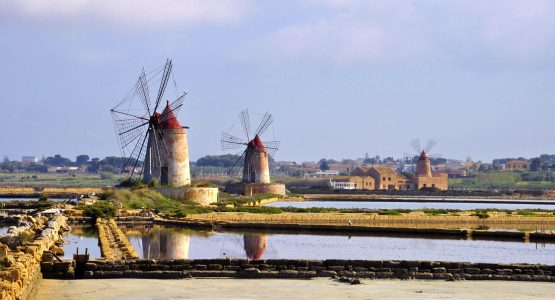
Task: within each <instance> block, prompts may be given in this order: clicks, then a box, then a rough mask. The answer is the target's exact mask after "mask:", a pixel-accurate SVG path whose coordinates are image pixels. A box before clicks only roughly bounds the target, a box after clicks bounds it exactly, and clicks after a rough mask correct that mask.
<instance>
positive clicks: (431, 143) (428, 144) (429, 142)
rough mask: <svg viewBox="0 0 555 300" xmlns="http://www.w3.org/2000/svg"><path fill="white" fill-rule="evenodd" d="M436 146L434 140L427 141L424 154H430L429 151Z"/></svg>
mask: <svg viewBox="0 0 555 300" xmlns="http://www.w3.org/2000/svg"><path fill="white" fill-rule="evenodd" d="M436 144H437V143H436V142H435V141H434V140H432V139H429V140H428V142H427V143H426V147H424V151H426V153H430V151H431V150H432V149H433V148H434V147H435V145H436Z"/></svg>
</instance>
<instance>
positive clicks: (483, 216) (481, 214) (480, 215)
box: [470, 209, 489, 220]
mask: <svg viewBox="0 0 555 300" xmlns="http://www.w3.org/2000/svg"><path fill="white" fill-rule="evenodd" d="M470 216H473V217H478V218H480V219H482V220H484V219H487V218H489V214H488V211H487V210H482V209H477V210H476V211H475V212H474V213H473V214H471V215H470Z"/></svg>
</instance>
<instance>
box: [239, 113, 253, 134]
mask: <svg viewBox="0 0 555 300" xmlns="http://www.w3.org/2000/svg"><path fill="white" fill-rule="evenodd" d="M239 119H240V120H241V125H242V126H243V132H244V133H245V136H246V137H247V140H248V141H250V139H251V138H250V137H251V121H250V117H249V110H248V109H245V110H243V111H242V112H241V113H240V114H239Z"/></svg>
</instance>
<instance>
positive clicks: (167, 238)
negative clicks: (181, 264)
mask: <svg viewBox="0 0 555 300" xmlns="http://www.w3.org/2000/svg"><path fill="white" fill-rule="evenodd" d="M122 229H123V231H124V232H125V234H126V236H127V238H128V239H129V242H130V243H131V245H133V247H135V250H136V251H137V253H138V254H139V256H140V257H141V258H145V259H163V258H173V259H187V258H189V243H190V232H189V230H187V229H177V228H165V227H159V226H145V227H131V228H122Z"/></svg>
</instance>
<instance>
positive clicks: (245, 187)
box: [225, 183, 285, 196]
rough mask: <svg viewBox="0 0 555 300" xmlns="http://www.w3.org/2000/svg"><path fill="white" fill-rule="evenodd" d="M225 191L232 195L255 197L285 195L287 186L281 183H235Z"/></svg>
mask: <svg viewBox="0 0 555 300" xmlns="http://www.w3.org/2000/svg"><path fill="white" fill-rule="evenodd" d="M225 191H226V192H228V193H230V194H240V195H245V196H254V195H260V194H276V195H285V185H284V184H281V183H268V184H265V183H249V184H245V183H233V184H228V185H226V186H225Z"/></svg>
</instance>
